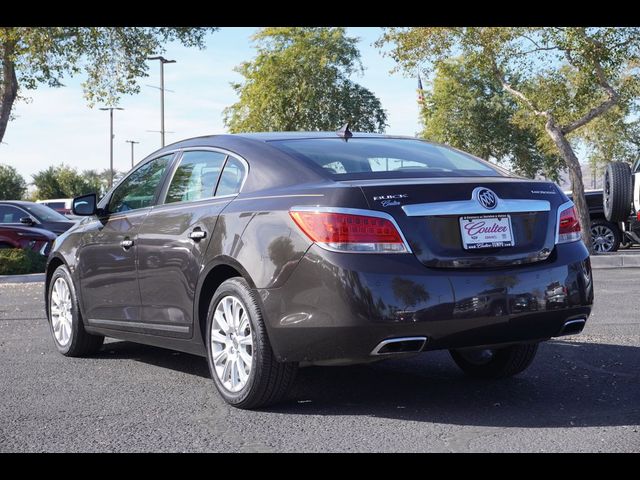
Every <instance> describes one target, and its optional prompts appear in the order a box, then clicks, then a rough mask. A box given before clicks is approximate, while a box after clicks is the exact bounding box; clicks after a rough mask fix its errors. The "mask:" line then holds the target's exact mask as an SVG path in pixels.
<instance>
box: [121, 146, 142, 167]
mask: <svg viewBox="0 0 640 480" xmlns="http://www.w3.org/2000/svg"><path fill="white" fill-rule="evenodd" d="M125 142H127V143H130V144H131V168H133V146H134V145H135V144H136V143H140V142H136V141H134V140H125Z"/></svg>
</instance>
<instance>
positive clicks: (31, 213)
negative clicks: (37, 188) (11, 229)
mask: <svg viewBox="0 0 640 480" xmlns="http://www.w3.org/2000/svg"><path fill="white" fill-rule="evenodd" d="M5 224H18V225H20V224H22V225H27V226H29V227H38V228H41V229H45V230H49V231H50V232H53V233H55V234H57V235H60V234H61V233H64V232H66V231H67V230H69V229H70V228H71V227H72V226H73V225H74V224H75V222H72V221H71V220H69V219H68V218H66V217H65V216H64V215H61V214H59V213H58V212H56V211H55V210H52V209H51V208H49V207H47V206H45V205H41V204H39V203H34V202H23V201H18V200H2V201H0V225H5Z"/></svg>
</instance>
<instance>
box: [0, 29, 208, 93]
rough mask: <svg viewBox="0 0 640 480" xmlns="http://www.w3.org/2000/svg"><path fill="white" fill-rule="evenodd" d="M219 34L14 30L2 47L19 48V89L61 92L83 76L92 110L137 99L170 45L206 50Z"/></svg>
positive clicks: (0, 34) (1, 39) (3, 36)
mask: <svg viewBox="0 0 640 480" xmlns="http://www.w3.org/2000/svg"><path fill="white" fill-rule="evenodd" d="M214 30H216V29H215V28H186V27H40V28H33V27H15V28H2V29H0V45H2V44H4V43H6V42H15V44H16V49H15V53H14V55H13V61H14V63H15V66H16V70H17V76H18V83H20V84H21V85H22V87H23V88H26V89H34V88H36V87H37V86H38V85H39V84H46V85H49V86H52V87H59V86H62V85H63V84H62V80H63V77H64V76H65V75H69V74H70V75H75V74H78V73H80V72H82V71H84V74H85V75H86V76H87V80H86V81H85V82H84V84H83V85H84V88H85V95H86V97H87V99H88V101H89V103H90V104H93V103H95V102H105V103H107V104H109V105H113V104H115V103H117V101H118V99H119V97H120V95H122V94H131V93H138V92H139V90H140V87H139V85H138V81H137V79H138V78H140V77H146V76H148V73H147V71H148V68H149V66H148V63H149V62H148V61H147V60H146V58H147V57H148V56H150V55H157V54H160V53H162V52H164V47H163V45H164V44H165V43H167V42H172V41H179V42H181V43H182V44H183V45H185V46H189V47H192V46H195V47H199V48H202V47H203V46H204V37H205V35H206V34H207V33H208V32H210V31H214Z"/></svg>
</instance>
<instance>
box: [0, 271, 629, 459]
mask: <svg viewBox="0 0 640 480" xmlns="http://www.w3.org/2000/svg"><path fill="white" fill-rule="evenodd" d="M594 277H595V283H596V303H595V307H594V312H593V314H592V316H591V318H590V321H589V323H588V324H587V327H586V329H585V331H584V332H583V333H582V334H581V335H578V336H573V337H564V338H563V339H562V340H554V341H551V342H548V343H545V344H543V345H542V346H541V348H540V350H539V353H538V356H537V358H536V360H535V361H534V363H533V365H532V366H531V367H530V368H529V369H528V370H527V371H525V372H524V373H523V374H521V375H520V376H518V377H515V378H512V379H508V380H503V381H497V382H483V381H476V380H469V379H467V378H465V377H464V376H463V375H462V374H461V372H460V371H459V370H458V369H457V367H456V366H455V365H454V363H453V362H452V361H451V360H450V358H449V356H448V354H447V353H446V352H435V353H428V354H423V355H421V356H418V357H414V358H412V359H407V360H392V361H387V362H383V363H378V364H374V365H369V366H358V367H346V368H319V367H317V368H308V369H304V370H301V371H300V373H299V376H298V381H297V384H296V386H295V388H294V390H293V391H292V394H291V399H290V400H289V401H288V402H286V403H284V404H282V405H279V406H277V407H273V408H271V409H269V410H267V411H254V412H247V411H241V410H236V409H234V408H231V407H228V406H227V405H226V404H225V403H224V402H223V401H222V400H221V399H220V398H219V397H218V395H217V393H216V392H215V389H214V387H213V383H212V382H211V380H210V379H209V372H208V369H207V364H206V361H205V360H204V359H202V358H200V357H195V356H191V355H187V354H182V353H177V352H172V351H169V350H164V349H160V348H154V347H148V346H143V345H137V344H133V343H128V342H121V341H118V340H113V339H107V342H106V343H105V346H104V347H103V349H102V351H101V352H100V353H99V354H98V355H96V356H95V357H93V358H86V359H72V358H65V357H63V356H61V355H59V354H58V353H57V352H56V351H55V348H54V346H53V344H52V340H51V339H50V336H49V335H50V334H49V331H48V326H47V323H46V320H45V316H44V306H43V300H42V291H41V290H42V284H41V283H28V284H2V285H0V365H1V368H0V452H40V451H47V452H76V451H115V452H138V451H162V452H164V451H209V452H223V451H224V452H230V451H231V452H234V451H241V452H242V451H267V452H268V451H312V452H318V451H319V452H356V451H376V452H377V451H383V452H387V451H388V452H392V451H393V452H467V451H471V452H522V451H533V452H638V451H640V426H639V425H640V295H639V293H640V292H639V291H638V285H640V269H637V268H626V269H602V270H595V271H594Z"/></svg>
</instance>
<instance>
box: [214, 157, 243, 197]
mask: <svg viewBox="0 0 640 480" xmlns="http://www.w3.org/2000/svg"><path fill="white" fill-rule="evenodd" d="M246 174H247V172H246V169H245V166H244V164H243V163H242V162H241V161H240V160H238V159H237V158H234V157H229V158H228V159H227V163H226V164H225V166H224V170H222V175H221V177H220V182H218V189H217V190H216V197H221V196H223V195H234V194H236V193H240V188H241V187H242V181H243V180H244V177H245V175H246Z"/></svg>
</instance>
